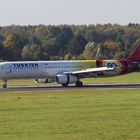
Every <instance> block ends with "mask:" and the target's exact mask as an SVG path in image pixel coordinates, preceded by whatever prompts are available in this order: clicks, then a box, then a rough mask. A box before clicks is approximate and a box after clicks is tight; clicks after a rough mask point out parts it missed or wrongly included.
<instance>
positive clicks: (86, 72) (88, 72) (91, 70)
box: [64, 67, 114, 77]
mask: <svg viewBox="0 0 140 140" xmlns="http://www.w3.org/2000/svg"><path fill="white" fill-rule="evenodd" d="M113 69H114V68H108V67H99V68H87V69H83V70H79V71H73V72H64V74H72V75H79V76H80V77H88V76H86V75H93V76H97V75H98V73H101V72H104V71H110V70H113Z"/></svg>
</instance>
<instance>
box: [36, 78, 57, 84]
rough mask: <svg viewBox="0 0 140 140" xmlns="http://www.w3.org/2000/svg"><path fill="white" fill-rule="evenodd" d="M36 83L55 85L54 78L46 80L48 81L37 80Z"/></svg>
mask: <svg viewBox="0 0 140 140" xmlns="http://www.w3.org/2000/svg"><path fill="white" fill-rule="evenodd" d="M34 81H35V83H53V82H55V79H54V78H46V79H35V80H34Z"/></svg>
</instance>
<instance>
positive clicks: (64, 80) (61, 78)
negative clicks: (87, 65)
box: [56, 74, 78, 86]
mask: <svg viewBox="0 0 140 140" xmlns="http://www.w3.org/2000/svg"><path fill="white" fill-rule="evenodd" d="M77 81H78V78H77V76H75V75H65V74H58V75H57V76H56V82H57V83H59V84H62V85H63V86H67V85H68V84H71V83H76V82H77Z"/></svg>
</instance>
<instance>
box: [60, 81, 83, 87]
mask: <svg viewBox="0 0 140 140" xmlns="http://www.w3.org/2000/svg"><path fill="white" fill-rule="evenodd" d="M62 86H63V87H67V86H68V84H62ZM75 86H76V87H82V86H83V83H82V82H81V81H77V82H76V83H75Z"/></svg>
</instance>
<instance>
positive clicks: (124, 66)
mask: <svg viewBox="0 0 140 140" xmlns="http://www.w3.org/2000/svg"><path fill="white" fill-rule="evenodd" d="M138 71H140V45H138V47H136V49H135V50H134V51H133V52H132V53H131V55H130V56H129V57H128V58H127V59H118V60H102V59H99V60H69V61H65V60H64V61H11V62H1V63H0V79H1V80H3V88H7V81H8V80H10V79H34V81H35V82H36V83H52V82H57V83H58V84H61V85H62V86H63V87H67V86H68V85H69V84H72V83H75V85H76V87H82V86H83V83H82V82H81V81H80V79H82V78H95V77H112V76H118V75H123V74H128V73H131V72H138Z"/></svg>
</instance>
